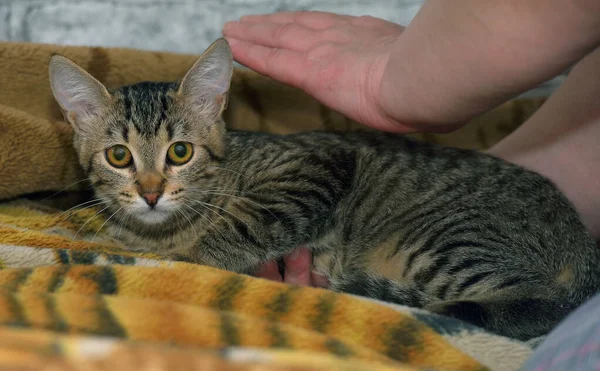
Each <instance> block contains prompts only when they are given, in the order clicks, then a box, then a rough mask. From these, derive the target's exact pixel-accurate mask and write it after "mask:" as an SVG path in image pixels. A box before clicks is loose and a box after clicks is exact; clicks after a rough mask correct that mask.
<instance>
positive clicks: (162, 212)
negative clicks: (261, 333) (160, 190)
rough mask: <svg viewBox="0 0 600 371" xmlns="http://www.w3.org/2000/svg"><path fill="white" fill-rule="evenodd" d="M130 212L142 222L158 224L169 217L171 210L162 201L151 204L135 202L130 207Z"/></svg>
mask: <svg viewBox="0 0 600 371" xmlns="http://www.w3.org/2000/svg"><path fill="white" fill-rule="evenodd" d="M131 214H132V215H134V216H135V218H136V219H138V220H139V221H141V222H143V223H146V224H158V223H162V222H164V221H166V220H167V219H169V217H170V216H171V215H172V210H170V208H169V207H168V206H167V205H165V204H164V202H163V203H161V202H158V203H157V204H155V205H152V206H150V205H148V204H146V202H136V203H134V205H133V207H132V210H131Z"/></svg>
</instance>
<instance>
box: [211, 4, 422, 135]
mask: <svg viewBox="0 0 600 371" xmlns="http://www.w3.org/2000/svg"><path fill="white" fill-rule="evenodd" d="M403 30H404V28H403V27H401V26H399V25H397V24H394V23H391V22H387V21H384V20H381V19H377V18H372V17H353V16H343V15H336V14H332V13H324V12H282V13H275V14H269V15H249V16H245V17H242V18H241V20H240V21H236V22H229V23H227V24H225V27H224V28H223V34H224V36H225V38H226V39H227V40H228V41H229V44H230V46H231V49H232V53H233V56H234V58H235V60H236V61H238V62H239V63H241V64H243V65H245V66H247V67H249V68H251V69H253V70H255V71H257V72H259V73H261V74H263V75H266V76H269V77H271V78H273V79H275V80H278V81H280V82H283V83H285V84H289V85H292V86H295V87H297V88H299V89H302V90H304V91H305V92H306V93H308V94H309V95H311V96H313V97H314V98H315V99H317V100H319V101H320V102H322V103H323V104H325V105H327V106H329V107H330V108H332V109H334V110H336V111H337V112H340V113H341V114H343V115H345V116H347V117H350V118H351V119H353V120H355V121H358V122H361V123H363V124H365V125H368V126H371V127H374V128H376V129H380V130H386V131H395V132H408V131H413V130H412V128H410V127H409V126H407V125H404V124H401V123H398V122H396V121H394V120H393V119H391V118H390V117H388V116H387V115H386V113H385V112H384V111H383V109H382V108H381V106H380V103H379V102H380V99H379V91H380V84H381V79H382V76H383V72H384V69H385V66H386V64H387V61H388V59H389V56H390V51H391V50H392V47H391V46H392V44H393V43H394V42H395V41H396V39H397V38H398V36H399V35H400V34H401V33H402V31H403Z"/></svg>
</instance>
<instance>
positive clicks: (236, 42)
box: [225, 37, 240, 46]
mask: <svg viewBox="0 0 600 371" xmlns="http://www.w3.org/2000/svg"><path fill="white" fill-rule="evenodd" d="M225 40H227V42H228V43H229V46H235V45H237V44H239V43H240V40H238V39H232V38H231V37H226V38H225Z"/></svg>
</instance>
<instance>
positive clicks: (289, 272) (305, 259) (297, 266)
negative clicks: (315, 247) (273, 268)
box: [283, 248, 312, 286]
mask: <svg viewBox="0 0 600 371" xmlns="http://www.w3.org/2000/svg"><path fill="white" fill-rule="evenodd" d="M311 260H312V259H311V254H310V251H309V250H308V249H307V248H297V249H296V250H294V251H293V252H292V253H291V254H289V255H288V256H286V257H285V258H284V262H285V274H284V277H283V282H286V283H289V284H294V285H302V286H309V285H310V284H311V281H310V279H311V274H310V273H311V271H310V269H311V263H312V261H311Z"/></svg>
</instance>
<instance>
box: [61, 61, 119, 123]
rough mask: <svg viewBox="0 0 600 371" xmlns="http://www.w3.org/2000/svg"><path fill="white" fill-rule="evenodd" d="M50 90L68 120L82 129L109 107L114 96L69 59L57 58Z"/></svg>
mask: <svg viewBox="0 0 600 371" xmlns="http://www.w3.org/2000/svg"><path fill="white" fill-rule="evenodd" d="M49 73H50V86H51V88H52V93H53V94H54V98H55V99H56V101H57V102H58V104H59V105H60V107H61V109H62V111H63V114H64V115H65V119H66V120H67V121H69V122H70V123H71V124H72V125H73V126H75V128H79V126H80V124H81V122H82V121H83V120H85V119H86V118H89V117H91V116H95V115H97V114H98V113H99V112H100V111H101V110H102V109H104V108H106V107H107V106H108V104H109V103H110V99H111V95H110V93H109V92H108V90H106V88H105V87H104V85H102V83H100V81H98V80H96V79H95V78H94V77H93V76H92V75H90V74H89V73H87V72H85V71H84V70H83V69H82V68H81V67H79V66H78V65H76V64H75V63H74V62H72V61H70V60H69V59H67V58H65V57H63V56H60V55H54V56H52V58H51V59H50V66H49Z"/></svg>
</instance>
